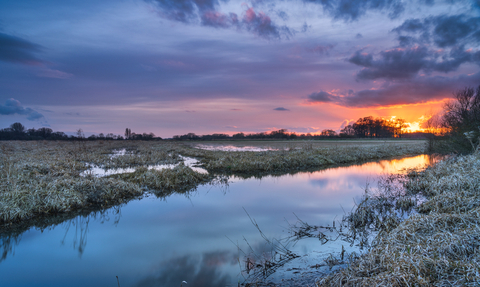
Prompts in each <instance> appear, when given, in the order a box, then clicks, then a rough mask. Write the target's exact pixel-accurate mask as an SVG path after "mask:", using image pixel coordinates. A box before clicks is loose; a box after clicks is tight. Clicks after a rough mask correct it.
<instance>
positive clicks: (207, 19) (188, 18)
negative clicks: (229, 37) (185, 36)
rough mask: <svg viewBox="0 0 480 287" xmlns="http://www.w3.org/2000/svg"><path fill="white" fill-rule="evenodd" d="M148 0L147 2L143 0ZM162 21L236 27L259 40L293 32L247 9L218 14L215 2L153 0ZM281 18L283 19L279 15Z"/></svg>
mask: <svg viewBox="0 0 480 287" xmlns="http://www.w3.org/2000/svg"><path fill="white" fill-rule="evenodd" d="M146 1H148V0H146ZM152 1H153V2H155V3H156V4H157V7H158V8H160V11H161V12H160V15H161V16H162V17H164V18H167V19H170V20H174V21H180V22H184V23H189V24H196V23H200V24H201V25H203V26H210V27H215V28H235V29H238V30H246V31H250V32H252V33H253V34H255V35H257V36H260V37H262V38H266V39H270V38H281V37H286V38H289V37H290V36H291V35H293V32H292V31H291V30H290V29H289V28H288V27H287V26H282V27H280V26H277V25H276V24H275V23H273V22H272V20H271V18H270V17H269V16H268V15H266V14H265V13H264V12H255V10H254V9H253V7H248V6H247V10H246V11H245V13H244V15H243V17H239V16H238V15H237V14H236V13H223V12H220V11H218V5H219V3H218V1H217V0H152ZM281 17H286V13H282V14H281Z"/></svg>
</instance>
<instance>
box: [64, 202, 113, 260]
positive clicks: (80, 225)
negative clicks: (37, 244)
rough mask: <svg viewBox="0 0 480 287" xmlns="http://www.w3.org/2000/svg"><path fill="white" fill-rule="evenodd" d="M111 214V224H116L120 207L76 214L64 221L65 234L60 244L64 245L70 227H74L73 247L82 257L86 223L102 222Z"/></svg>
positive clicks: (108, 219)
mask: <svg viewBox="0 0 480 287" xmlns="http://www.w3.org/2000/svg"><path fill="white" fill-rule="evenodd" d="M112 216H113V218H114V221H113V224H114V225H115V226H117V224H118V222H119V221H120V217H121V216H122V213H121V209H120V207H119V206H118V207H113V208H111V209H108V210H106V211H100V212H93V213H91V214H90V215H88V216H77V217H75V218H74V219H72V220H68V221H66V222H64V228H65V235H64V236H63V239H62V241H61V244H62V245H65V241H66V238H67V235H68V233H69V231H70V229H73V228H74V229H75V231H74V232H73V249H74V250H77V251H78V256H79V257H82V255H83V252H84V251H85V247H86V246H87V235H88V224H89V223H90V220H92V219H93V220H94V221H100V223H102V224H103V223H104V222H106V221H110V219H111V217H112Z"/></svg>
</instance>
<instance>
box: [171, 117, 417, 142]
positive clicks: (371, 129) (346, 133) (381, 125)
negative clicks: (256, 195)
mask: <svg viewBox="0 0 480 287" xmlns="http://www.w3.org/2000/svg"><path fill="white" fill-rule="evenodd" d="M406 127H407V125H406V123H405V120H404V119H391V120H385V119H382V118H374V117H372V116H368V117H364V118H359V119H358V120H357V121H356V122H355V123H353V124H350V125H347V126H345V127H344V128H343V129H342V130H341V131H340V133H337V132H336V131H334V130H331V129H325V130H323V131H322V132H321V133H320V134H312V133H304V134H302V133H295V132H288V131H287V130H286V129H280V130H277V131H271V132H260V133H250V134H244V133H236V134H234V135H232V136H229V135H227V134H218V133H215V134H211V135H201V136H199V135H196V134H195V133H188V134H184V135H175V136H173V139H174V140H178V141H183V140H205V141H208V140H227V139H229V140H235V139H237V140H238V139H325V138H393V137H396V138H401V137H402V136H404V131H405V128H406ZM417 134H418V133H417Z"/></svg>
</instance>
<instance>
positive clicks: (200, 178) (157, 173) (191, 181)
mask: <svg viewBox="0 0 480 287" xmlns="http://www.w3.org/2000/svg"><path fill="white" fill-rule="evenodd" d="M110 177H111V178H119V179H121V180H124V181H127V182H132V183H135V184H138V185H140V186H142V187H144V188H145V189H148V190H152V191H153V193H155V194H156V195H159V196H165V195H168V194H171V193H173V192H186V191H189V190H191V189H195V188H196V187H197V186H198V185H200V184H205V183H207V182H210V181H211V180H212V179H213V177H212V176H211V175H210V174H204V173H199V172H196V171H194V170H193V169H191V168H190V167H188V166H185V165H184V164H183V162H182V163H180V164H179V165H177V166H175V167H174V168H171V169H170V168H167V169H162V170H156V169H148V168H146V167H140V168H137V169H136V170H135V172H133V173H124V174H118V175H112V176H110Z"/></svg>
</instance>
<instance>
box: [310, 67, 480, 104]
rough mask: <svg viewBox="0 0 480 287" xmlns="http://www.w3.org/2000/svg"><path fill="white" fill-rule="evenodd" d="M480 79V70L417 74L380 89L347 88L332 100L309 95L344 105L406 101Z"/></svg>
mask: <svg viewBox="0 0 480 287" xmlns="http://www.w3.org/2000/svg"><path fill="white" fill-rule="evenodd" d="M479 82H480V73H477V74H474V75H470V76H465V75H462V76H458V77H451V78H447V77H440V76H436V77H417V78H414V79H411V80H408V81H402V82H395V83H391V84H389V85H386V86H385V87H382V88H379V89H370V90H360V91H357V92H353V91H346V92H345V93H343V94H338V95H332V94H328V99H329V100H330V101H322V100H317V101H315V100H314V98H313V99H312V98H311V95H309V96H308V98H309V101H310V102H332V103H334V104H337V105H340V106H345V107H356V108H367V107H382V106H392V105H406V104H415V103H425V102H428V101H433V100H441V99H444V98H448V97H451V96H452V93H453V92H454V91H456V90H459V89H462V88H464V87H468V86H477V85H478V83H479ZM312 95H314V94H312Z"/></svg>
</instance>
